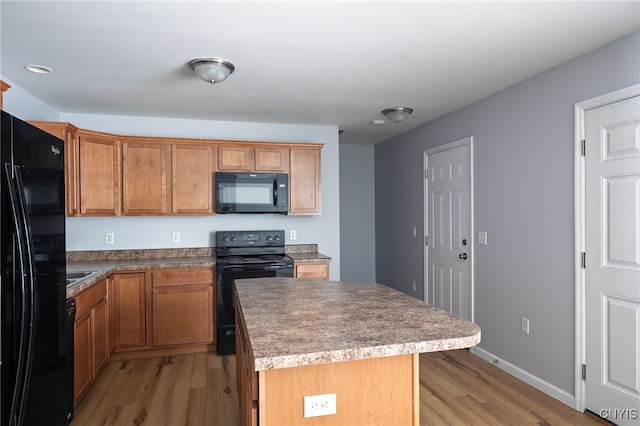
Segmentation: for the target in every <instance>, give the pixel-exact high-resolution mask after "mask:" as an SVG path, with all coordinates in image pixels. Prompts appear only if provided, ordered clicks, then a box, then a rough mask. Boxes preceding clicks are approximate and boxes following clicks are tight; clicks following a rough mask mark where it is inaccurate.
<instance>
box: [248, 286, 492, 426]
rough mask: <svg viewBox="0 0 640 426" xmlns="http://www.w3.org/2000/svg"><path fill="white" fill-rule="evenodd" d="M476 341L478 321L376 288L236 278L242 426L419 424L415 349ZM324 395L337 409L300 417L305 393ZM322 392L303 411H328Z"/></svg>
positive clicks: (437, 348) (444, 347)
mask: <svg viewBox="0 0 640 426" xmlns="http://www.w3.org/2000/svg"><path fill="white" fill-rule="evenodd" d="M479 342H480V328H479V327H478V326H477V325H476V324H474V323H472V322H469V321H466V320H464V319H462V318H460V317H457V316H454V315H451V314H449V313H447V312H445V311H443V310H441V309H438V308H435V307H433V306H430V305H428V304H426V303H424V302H422V301H420V300H418V299H416V298H413V297H411V296H408V295H406V294H404V293H401V292H398V291H396V290H394V289H391V288H389V287H386V286H384V285H381V284H364V283H352V282H337V281H321V280H300V279H295V278H255V279H253V278H252V279H243V280H237V281H236V363H237V386H238V395H239V398H240V409H241V418H242V424H244V425H251V424H259V425H260V426H269V425H278V426H281V425H282V426H283V425H294V424H296V425H346V424H348V425H387V424H390V425H391V424H392V425H418V424H419V417H420V413H419V406H420V396H419V378H418V354H419V353H421V352H434V351H443V350H450V349H461V348H467V347H471V346H474V345H476V344H478V343H479ZM327 394H329V395H333V394H335V414H330V415H326V416H320V417H306V418H305V409H304V397H305V396H314V395H327ZM324 398H325V397H321V401H320V403H319V404H315V407H314V409H313V410H312V409H308V411H307V414H309V413H311V412H312V411H313V412H317V411H318V410H320V411H322V410H323V409H324V408H327V407H326V406H327V405H329V407H328V410H329V411H332V408H333V407H331V405H332V404H333V402H332V401H333V400H332V397H327V398H328V399H324ZM326 401H328V403H327V402H326Z"/></svg>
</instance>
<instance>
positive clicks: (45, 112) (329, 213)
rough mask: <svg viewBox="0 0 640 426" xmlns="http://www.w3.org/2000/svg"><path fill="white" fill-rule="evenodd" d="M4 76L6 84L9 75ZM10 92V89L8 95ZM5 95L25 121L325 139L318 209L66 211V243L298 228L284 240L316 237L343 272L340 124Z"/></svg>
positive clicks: (140, 241)
mask: <svg viewBox="0 0 640 426" xmlns="http://www.w3.org/2000/svg"><path fill="white" fill-rule="evenodd" d="M5 81H7V80H5ZM7 82H8V83H9V84H11V82H10V81H7ZM12 86H13V85H12ZM11 91H14V94H13V95H12V94H11ZM3 99H4V106H5V110H6V111H7V112H9V113H11V114H13V115H15V116H17V117H19V118H21V119H23V120H52V121H55V120H59V121H65V122H70V123H72V124H74V125H75V126H77V127H79V128H86V129H92V130H99V131H104V132H110V133H115V134H119V135H145V136H163V137H187V138H189V137H193V138H205V139H225V140H253V141H272V142H276V141H277V142H319V143H324V147H323V149H322V158H321V167H322V169H321V170H322V184H321V203H322V204H321V212H322V213H321V214H320V215H310V216H284V215H272V214H268V215H216V216H210V217H209V216H207V217H203V216H200V217H96V218H94V217H91V218H89V217H86V218H68V219H67V250H68V251H80V250H114V249H118V250H120V249H146V248H177V247H211V246H213V245H214V244H213V243H214V233H215V231H218V230H259V229H284V230H286V231H288V230H290V229H296V231H297V239H296V240H295V241H290V240H289V239H288V237H289V233H288V232H287V233H286V234H287V243H288V244H291V243H293V244H317V245H318V250H319V251H320V252H321V253H323V254H325V255H327V256H330V257H331V258H332V261H331V279H336V280H337V279H339V278H340V213H339V210H340V197H339V193H340V191H339V185H340V183H339V181H340V179H339V173H340V171H339V166H338V165H339V149H338V128H337V127H335V126H305V125H289V124H271V123H241V122H224V121H214V120H211V121H207V120H186V119H174V118H157V117H131V116H108V115H91V114H77V113H65V112H59V113H57V112H56V111H55V110H53V109H52V108H50V107H49V106H47V105H46V104H44V103H43V102H42V101H40V100H39V99H37V98H35V97H33V96H32V95H30V94H29V93H27V92H25V91H24V90H22V89H20V88H18V87H16V86H13V87H12V88H11V89H9V91H8V92H5V97H4V98H3ZM173 231H179V232H180V233H181V242H180V243H172V242H171V233H172V232H173ZM106 232H113V233H115V244H113V245H106V244H105V235H104V234H105V233H106Z"/></svg>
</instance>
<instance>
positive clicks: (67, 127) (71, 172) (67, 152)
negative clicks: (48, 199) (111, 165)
mask: <svg viewBox="0 0 640 426" xmlns="http://www.w3.org/2000/svg"><path fill="white" fill-rule="evenodd" d="M29 123H30V124H32V125H34V126H36V127H37V128H39V129H42V130H44V131H45V132H48V133H51V134H52V135H53V136H55V137H57V138H60V139H62V140H63V141H64V175H65V177H64V181H65V187H64V192H65V200H66V211H67V216H77V215H78V214H79V213H80V198H79V196H78V195H79V194H78V178H79V177H78V171H79V165H78V138H77V135H76V132H77V130H78V129H77V128H76V127H74V126H72V125H71V124H69V123H59V122H54V121H30V122H29Z"/></svg>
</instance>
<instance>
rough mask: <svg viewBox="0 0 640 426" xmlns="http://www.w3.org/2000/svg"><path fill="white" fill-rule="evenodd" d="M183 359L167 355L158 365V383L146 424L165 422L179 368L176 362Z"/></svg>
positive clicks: (158, 425)
mask: <svg viewBox="0 0 640 426" xmlns="http://www.w3.org/2000/svg"><path fill="white" fill-rule="evenodd" d="M183 359H184V357H183V356H176V357H173V356H170V357H165V358H163V360H162V364H161V365H159V366H158V367H159V370H158V375H157V382H158V384H157V387H156V391H155V393H154V395H153V400H152V401H151V406H150V407H149V415H148V416H147V419H146V420H145V424H146V425H149V426H161V425H164V424H165V420H166V419H167V414H168V411H169V408H170V405H169V404H170V402H171V394H172V391H173V385H174V384H175V379H176V375H177V370H178V365H176V364H179V363H180V362H181V361H182V360H183Z"/></svg>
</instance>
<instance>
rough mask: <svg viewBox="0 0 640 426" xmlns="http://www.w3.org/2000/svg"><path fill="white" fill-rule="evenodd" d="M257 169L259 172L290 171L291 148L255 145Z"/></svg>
mask: <svg viewBox="0 0 640 426" xmlns="http://www.w3.org/2000/svg"><path fill="white" fill-rule="evenodd" d="M254 149H255V162H256V166H255V170H256V171H257V172H280V173H287V172H288V171H289V149H287V148H267V147H255V148H254Z"/></svg>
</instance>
